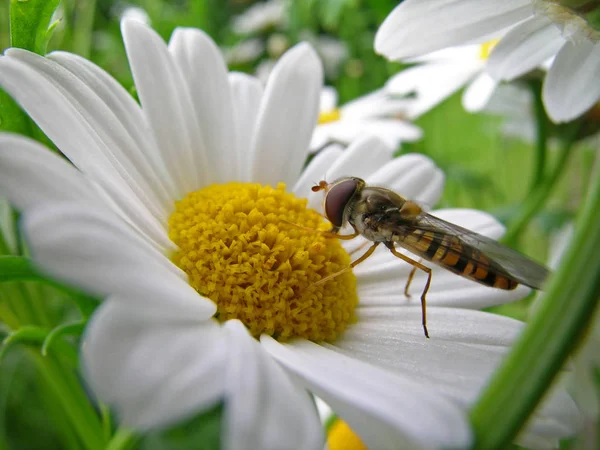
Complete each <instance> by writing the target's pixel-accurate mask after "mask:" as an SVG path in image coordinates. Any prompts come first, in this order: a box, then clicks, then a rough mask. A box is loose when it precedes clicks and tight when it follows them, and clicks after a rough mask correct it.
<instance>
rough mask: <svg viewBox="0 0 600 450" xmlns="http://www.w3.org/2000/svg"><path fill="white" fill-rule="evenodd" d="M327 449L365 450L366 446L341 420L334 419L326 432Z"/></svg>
mask: <svg viewBox="0 0 600 450" xmlns="http://www.w3.org/2000/svg"><path fill="white" fill-rule="evenodd" d="M327 448H328V449H329V450H367V446H366V445H365V444H364V443H363V441H362V440H361V439H360V438H359V437H358V435H357V434H356V433H355V432H354V431H352V428H350V426H349V425H348V424H347V423H346V422H344V421H343V420H341V419H336V421H335V422H334V423H333V424H332V425H331V427H330V428H329V431H328V432H327Z"/></svg>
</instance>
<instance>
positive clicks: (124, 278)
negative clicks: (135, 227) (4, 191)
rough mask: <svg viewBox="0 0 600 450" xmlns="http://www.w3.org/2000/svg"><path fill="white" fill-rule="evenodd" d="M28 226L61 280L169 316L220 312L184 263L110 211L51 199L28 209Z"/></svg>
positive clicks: (36, 249) (36, 251)
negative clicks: (181, 266) (170, 257)
mask: <svg viewBox="0 0 600 450" xmlns="http://www.w3.org/2000/svg"><path fill="white" fill-rule="evenodd" d="M23 227H24V230H25V233H26V234H27V236H29V237H30V239H29V242H30V246H31V252H32V254H33V256H34V258H35V261H36V262H37V263H38V264H39V265H40V266H41V267H42V268H43V269H44V270H45V271H46V272H48V273H49V274H51V275H53V276H56V277H57V278H60V279H61V280H65V281H67V282H69V283H72V284H74V285H75V286H78V287H81V288H83V289H86V290H89V291H91V292H93V293H95V294H97V295H100V296H107V295H111V294H113V293H118V294H121V295H122V296H123V297H122V298H124V299H126V300H128V301H130V302H132V305H133V304H135V306H137V307H139V308H143V309H148V310H151V309H155V310H157V311H162V314H163V315H164V317H165V318H169V317H175V318H179V317H190V316H193V317H197V318H198V319H206V318H208V317H211V316H212V315H213V314H214V313H215V311H216V306H215V304H214V303H213V302H212V301H210V300H208V299H205V298H203V297H201V296H200V295H198V293H197V292H196V291H195V290H194V289H193V288H192V287H191V286H190V285H189V284H188V283H187V276H186V275H185V274H184V273H183V272H182V271H181V270H180V269H179V268H177V267H176V266H175V265H173V264H172V263H171V262H170V261H169V260H168V259H167V258H166V257H164V256H163V255H162V254H160V253H159V252H158V251H156V250H155V249H154V248H153V247H151V246H149V245H148V244H146V243H145V241H143V240H142V239H141V238H140V237H139V235H137V234H136V233H135V232H133V231H132V230H131V229H129V228H127V227H126V226H125V225H124V224H123V223H122V222H120V221H119V220H118V219H117V218H116V216H112V215H111V214H109V213H107V212H105V211H102V210H90V209H89V208H85V206H84V205H83V204H77V203H69V204H56V203H52V204H50V205H47V206H44V207H40V208H38V209H36V210H34V211H32V212H31V213H30V214H27V215H26V216H25V218H24V223H23ZM120 298H121V297H120ZM166 305H168V307H167V306H166Z"/></svg>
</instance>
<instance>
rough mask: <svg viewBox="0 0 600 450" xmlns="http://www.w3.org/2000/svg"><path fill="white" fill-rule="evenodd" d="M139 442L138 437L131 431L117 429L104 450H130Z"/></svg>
mask: <svg viewBox="0 0 600 450" xmlns="http://www.w3.org/2000/svg"><path fill="white" fill-rule="evenodd" d="M138 441H139V437H138V436H137V435H135V434H134V433H133V432H132V431H131V430H127V429H125V428H119V429H118V430H117V432H116V433H115V434H114V436H113V438H112V439H111V440H110V441H109V443H108V444H107V446H106V450H131V449H133V448H134V447H135V446H136V444H137V443H138Z"/></svg>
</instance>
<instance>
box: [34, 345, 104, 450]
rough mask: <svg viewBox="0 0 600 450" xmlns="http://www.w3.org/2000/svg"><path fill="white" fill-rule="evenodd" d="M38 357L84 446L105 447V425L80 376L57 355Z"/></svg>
mask: <svg viewBox="0 0 600 450" xmlns="http://www.w3.org/2000/svg"><path fill="white" fill-rule="evenodd" d="M38 361H39V362H40V364H39V366H38V367H39V369H40V372H41V373H42V375H43V376H44V378H45V379H46V381H47V383H48V385H49V386H50V387H51V388H52V390H53V391H54V393H55V394H56V398H57V399H58V400H59V402H60V403H61V407H62V409H63V410H64V411H65V414H66V415H67V417H68V418H69V421H70V422H71V424H72V426H73V428H74V429H75V431H76V432H77V435H78V436H79V438H80V440H81V442H82V443H83V445H84V447H85V448H86V449H88V450H100V449H102V448H103V444H104V439H103V432H102V426H101V424H100V421H99V419H98V417H97V415H96V413H95V412H94V410H93V408H92V406H91V405H90V403H89V400H88V398H87V396H86V395H85V392H83V391H82V389H81V385H80V383H79V380H77V378H76V377H75V376H74V375H73V374H72V373H70V370H69V369H66V370H65V369H64V367H62V365H61V364H59V363H58V362H57V360H56V359H54V358H53V357H47V358H38Z"/></svg>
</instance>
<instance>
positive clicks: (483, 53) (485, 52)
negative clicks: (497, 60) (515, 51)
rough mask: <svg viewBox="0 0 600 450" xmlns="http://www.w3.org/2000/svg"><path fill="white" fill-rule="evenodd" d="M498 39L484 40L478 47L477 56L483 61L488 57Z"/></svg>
mask: <svg viewBox="0 0 600 450" xmlns="http://www.w3.org/2000/svg"><path fill="white" fill-rule="evenodd" d="M499 41H500V39H492V40H491V41H487V42H484V43H483V44H481V45H480V47H479V58H480V59H483V60H484V61H485V60H487V59H488V58H489V57H490V53H492V50H494V47H495V46H496V44H497V43H498V42H499Z"/></svg>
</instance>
